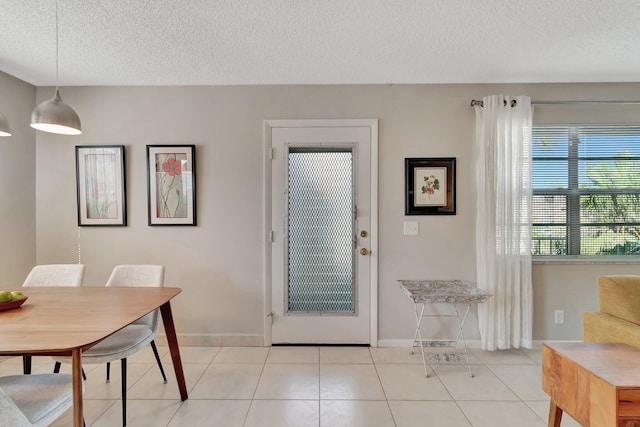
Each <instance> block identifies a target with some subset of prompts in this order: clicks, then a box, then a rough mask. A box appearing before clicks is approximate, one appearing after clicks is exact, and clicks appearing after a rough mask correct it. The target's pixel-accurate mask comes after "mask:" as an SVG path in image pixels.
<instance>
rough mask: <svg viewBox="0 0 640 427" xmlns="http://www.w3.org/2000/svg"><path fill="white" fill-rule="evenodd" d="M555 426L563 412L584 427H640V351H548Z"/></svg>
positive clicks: (581, 346)
mask: <svg viewBox="0 0 640 427" xmlns="http://www.w3.org/2000/svg"><path fill="white" fill-rule="evenodd" d="M542 389H543V390H544V391H545V392H546V393H547V394H548V395H549V396H550V397H551V403H550V406H549V427H559V426H560V421H561V420H562V412H563V411H564V412H566V413H568V414H569V415H571V416H572V417H573V418H574V419H575V420H576V421H578V422H579V423H580V424H581V425H582V426H584V427H640V350H639V349H636V348H634V347H631V346H628V345H626V344H621V343H549V344H543V346H542Z"/></svg>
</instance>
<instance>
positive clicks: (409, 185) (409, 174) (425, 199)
mask: <svg viewBox="0 0 640 427" xmlns="http://www.w3.org/2000/svg"><path fill="white" fill-rule="evenodd" d="M404 174H405V199H404V200H405V201H404V206H405V207H404V213H405V215H455V214H456V159H455V157H428V158H406V159H404Z"/></svg>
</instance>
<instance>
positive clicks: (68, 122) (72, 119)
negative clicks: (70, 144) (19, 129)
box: [31, 0, 82, 135]
mask: <svg viewBox="0 0 640 427" xmlns="http://www.w3.org/2000/svg"><path fill="white" fill-rule="evenodd" d="M58 56H59V55H58V0H56V93H55V95H53V98H51V99H50V100H48V101H44V102H42V103H40V104H39V105H38V106H37V107H36V108H35V109H34V110H33V113H31V127H32V128H34V129H38V130H41V131H44V132H51V133H59V134H63V135H80V134H81V133H82V126H81V124H80V117H78V114H77V113H76V112H75V111H74V110H73V108H71V107H70V106H68V105H67V104H65V103H64V102H62V98H60V91H59V90H58Z"/></svg>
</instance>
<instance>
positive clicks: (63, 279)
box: [22, 264, 84, 374]
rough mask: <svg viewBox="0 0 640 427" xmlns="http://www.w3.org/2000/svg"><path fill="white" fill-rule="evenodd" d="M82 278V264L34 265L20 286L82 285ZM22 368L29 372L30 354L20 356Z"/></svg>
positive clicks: (25, 372) (26, 372)
mask: <svg viewBox="0 0 640 427" xmlns="http://www.w3.org/2000/svg"><path fill="white" fill-rule="evenodd" d="M83 279H84V264H45V265H36V266H35V267H33V268H32V269H31V272H30V273H29V275H28V276H27V278H26V279H25V280H24V283H23V284H22V286H23V287H29V286H82V280H83ZM26 294H27V296H28V292H26ZM22 370H23V373H24V374H30V373H31V356H22Z"/></svg>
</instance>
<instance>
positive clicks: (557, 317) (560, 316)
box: [553, 310, 564, 325]
mask: <svg viewBox="0 0 640 427" xmlns="http://www.w3.org/2000/svg"><path fill="white" fill-rule="evenodd" d="M553 320H554V323H555V324H556V325H561V324H563V323H564V310H556V311H555V312H554V314H553Z"/></svg>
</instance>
